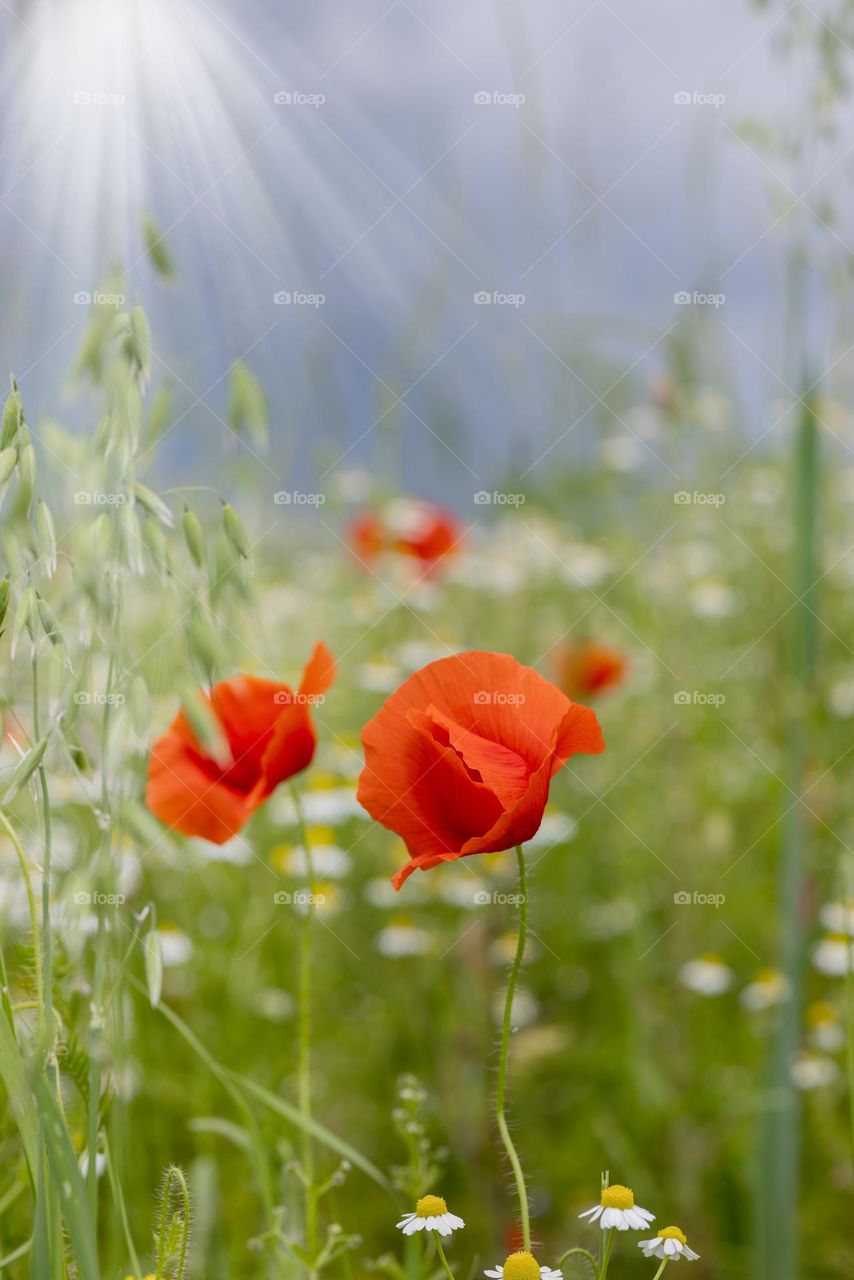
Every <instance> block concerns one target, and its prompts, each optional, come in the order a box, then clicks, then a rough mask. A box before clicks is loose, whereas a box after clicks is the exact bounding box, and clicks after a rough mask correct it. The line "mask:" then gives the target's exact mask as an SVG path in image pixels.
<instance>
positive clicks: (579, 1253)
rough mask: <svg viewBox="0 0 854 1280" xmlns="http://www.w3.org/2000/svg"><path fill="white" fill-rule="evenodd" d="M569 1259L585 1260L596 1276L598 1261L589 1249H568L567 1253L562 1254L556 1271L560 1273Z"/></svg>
mask: <svg viewBox="0 0 854 1280" xmlns="http://www.w3.org/2000/svg"><path fill="white" fill-rule="evenodd" d="M568 1258H584V1259H585V1261H586V1262H588V1263H589V1264H590V1267H591V1269H592V1271H593V1274H594V1275H595V1274H596V1259H595V1258H594V1257H593V1254H592V1253H591V1252H590V1250H589V1249H578V1248H574V1249H567V1251H566V1253H562V1254H561V1255H560V1257H559V1258H558V1260H557V1264H556V1266H555V1270H556V1271H560V1269H561V1267H562V1266H563V1264H564V1263H565V1262H566V1260H567V1259H568Z"/></svg>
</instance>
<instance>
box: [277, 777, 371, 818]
mask: <svg viewBox="0 0 854 1280" xmlns="http://www.w3.org/2000/svg"><path fill="white" fill-rule="evenodd" d="M301 800H302V811H303V816H304V817H305V820H306V822H307V823H308V824H309V826H318V827H334V826H337V825H338V823H339V822H346V821H347V819H348V818H364V817H365V816H366V815H365V811H364V809H363V808H362V806H361V805H360V804H359V802H358V800H357V799H356V788H355V786H347V787H342V786H330V787H317V786H315V787H312V788H311V789H309V790H305V791H303V792H302V795H301ZM267 809H268V811H271V817H272V818H273V821H274V822H277V823H281V825H282V826H291V827H293V826H296V821H297V814H296V808H295V806H294V802H293V799H292V798H291V796H289V795H288V793H287V791H284V790H282V791H278V792H276V793H274V795H273V796H272V797H271V799H270V801H269V803H268V805H267Z"/></svg>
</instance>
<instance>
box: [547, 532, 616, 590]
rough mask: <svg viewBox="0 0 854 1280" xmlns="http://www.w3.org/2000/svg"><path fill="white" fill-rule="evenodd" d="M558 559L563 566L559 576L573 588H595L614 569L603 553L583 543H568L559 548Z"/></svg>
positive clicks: (608, 558) (607, 556) (606, 555)
mask: <svg viewBox="0 0 854 1280" xmlns="http://www.w3.org/2000/svg"><path fill="white" fill-rule="evenodd" d="M560 558H561V560H562V562H563V565H564V568H563V569H562V570H561V572H560V576H561V577H562V578H563V580H564V582H568V583H570V585H571V586H575V587H595V586H596V585H597V584H598V583H600V582H601V581H602V580H603V578H607V576H608V574H609V573H610V572H611V571H612V569H613V567H614V563H613V561H612V559H611V557H610V556H609V555H608V554H607V553H606V552H605V551H603V550H602V549H601V548H600V547H594V546H590V545H588V544H587V543H585V542H570V543H568V544H567V545H566V546H564V547H562V548H561V551H560Z"/></svg>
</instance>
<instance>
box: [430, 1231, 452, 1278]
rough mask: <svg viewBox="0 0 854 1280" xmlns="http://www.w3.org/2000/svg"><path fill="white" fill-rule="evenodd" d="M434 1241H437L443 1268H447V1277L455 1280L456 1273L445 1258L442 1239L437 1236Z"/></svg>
mask: <svg viewBox="0 0 854 1280" xmlns="http://www.w3.org/2000/svg"><path fill="white" fill-rule="evenodd" d="M434 1239H435V1241H436V1248H437V1250H438V1251H439V1257H440V1258H441V1259H442V1266H443V1267H444V1268H445V1275H446V1276H447V1277H448V1280H454V1273H453V1271H452V1270H451V1268H450V1265H449V1263H448V1259H447V1258H446V1257H445V1250H444V1248H443V1246H442V1237H441V1236H440V1235H438V1234H435V1235H434Z"/></svg>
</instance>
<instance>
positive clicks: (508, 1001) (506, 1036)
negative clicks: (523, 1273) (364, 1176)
mask: <svg viewBox="0 0 854 1280" xmlns="http://www.w3.org/2000/svg"><path fill="white" fill-rule="evenodd" d="M516 860H517V862H518V864H519V934H518V937H517V939H516V955H515V956H514V957H513V964H512V966H511V969H510V977H509V978H508V980H507V994H506V996H505V999H504V1021H503V1023H502V1026H501V1051H500V1054H499V1058H498V1084H497V1086H496V1089H495V1119H496V1122H497V1124H498V1132H499V1133H500V1134H501V1141H502V1142H503V1143H504V1150H505V1151H506V1152H507V1159H508V1160H509V1161H510V1167H511V1169H512V1170H513V1178H514V1180H515V1182H516V1194H517V1195H518V1197H519V1213H520V1215H521V1222H522V1241H523V1244H524V1248H525V1250H526V1252H528V1253H530V1252H531V1216H530V1209H529V1207H528V1192H527V1189H526V1187H525V1175H524V1174H523V1172H522V1163H521V1161H520V1159H519V1154H518V1152H517V1151H516V1147H515V1146H514V1144H513V1139H512V1138H511V1136H510V1129H509V1127H508V1124H507V1116H506V1112H505V1102H506V1095H507V1059H508V1057H509V1053H510V1027H511V1022H512V1018H513V997H514V995H515V994H516V983H517V981H518V978H519V970H520V969H521V967H522V960H523V958H524V955H525V942H526V941H527V937H528V875H527V871H526V869H525V855H524V853H523V852H522V846H521V845H518V846H517V848H516Z"/></svg>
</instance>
